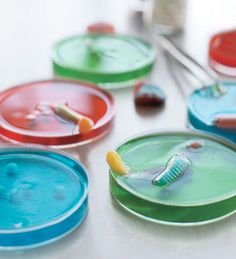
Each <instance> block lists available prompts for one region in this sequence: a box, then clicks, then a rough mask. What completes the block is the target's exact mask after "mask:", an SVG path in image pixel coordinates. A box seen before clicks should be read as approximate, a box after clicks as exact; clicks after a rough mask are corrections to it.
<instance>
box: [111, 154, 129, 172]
mask: <svg viewBox="0 0 236 259" xmlns="http://www.w3.org/2000/svg"><path fill="white" fill-rule="evenodd" d="M106 161H107V163H108V165H109V167H110V168H111V170H112V171H114V172H116V173H117V174H119V175H125V174H127V173H128V169H127V167H126V166H125V165H124V163H123V161H122V159H121V157H120V155H119V154H118V153H117V152H115V151H109V152H108V153H107V155H106Z"/></svg>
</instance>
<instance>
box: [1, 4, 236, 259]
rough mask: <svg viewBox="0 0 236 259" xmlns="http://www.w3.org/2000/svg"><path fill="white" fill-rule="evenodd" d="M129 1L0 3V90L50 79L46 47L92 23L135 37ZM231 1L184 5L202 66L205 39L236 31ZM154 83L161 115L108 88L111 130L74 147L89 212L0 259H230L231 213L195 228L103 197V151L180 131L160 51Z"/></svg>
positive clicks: (234, 231) (175, 94) (190, 43)
mask: <svg viewBox="0 0 236 259" xmlns="http://www.w3.org/2000/svg"><path fill="white" fill-rule="evenodd" d="M132 4H133V2H132V1H128V0H86V1H84V0H40V1H33V0H24V1H22V0H21V1H20V0H8V1H6V0H0V35H1V37H0V38H1V39H0V89H1V90H2V89H5V88H7V87H9V86H13V85H16V84H18V83H22V82H27V81H32V80H38V79H44V78H50V77H52V69H51V60H50V50H51V46H52V44H53V43H54V42H55V41H56V40H58V39H60V38H63V37H65V36H69V35H73V34H77V33H80V32H82V31H84V29H85V27H86V25H87V24H89V23H91V22H95V21H97V20H102V21H107V22H111V23H112V24H114V25H115V27H116V29H117V31H118V32H121V33H132V34H138V33H139V32H140V28H139V24H140V23H139V22H140V21H139V20H138V16H137V15H136V16H135V14H134V13H133V12H132V6H133V5H132ZM235 10H236V1H235V0H224V1H223V0H207V1H206V0H188V15H187V22H186V29H185V34H184V37H183V41H182V45H183V46H184V47H185V49H186V50H188V51H189V52H190V53H191V54H192V55H193V56H194V57H196V58H198V60H199V61H201V62H202V63H206V62H207V47H208V40H209V37H210V36H211V35H212V34H213V33H214V32H217V31H220V30H223V29H230V28H233V27H235V26H236V15H235ZM153 79H154V80H155V82H156V83H158V84H159V85H160V86H161V87H163V89H164V90H165V91H166V93H167V96H168V99H167V103H166V107H165V108H164V109H163V110H162V111H161V112H160V113H155V112H154V111H153V110H150V111H146V112H145V111H143V112H140V111H139V112H138V111H136V109H135V105H134V102H133V94H132V89H125V90H117V91H113V92H112V93H113V94H114V97H115V101H116V107H117V113H116V119H115V126H114V128H113V130H112V131H111V133H110V134H109V135H107V136H106V137H104V138H103V139H101V140H99V141H97V142H95V143H92V144H89V145H85V146H82V147H78V148H76V149H71V150H68V151H69V152H71V153H73V154H77V155H78V156H79V158H80V159H81V161H82V162H83V163H84V164H85V166H86V167H87V169H88V171H89V176H90V194H89V214H88V216H87V218H86V220H85V222H84V223H83V224H82V225H81V226H80V227H79V228H78V229H77V230H75V231H74V232H73V233H72V234H70V235H68V236H67V237H65V238H63V239H61V240H60V241H58V242H56V243H54V244H51V245H48V246H45V247H41V248H37V249H32V250H27V251H21V252H14V253H13V252H8V253H6V252H1V253H0V258H24V259H28V258H43V259H46V258H55V259H56V258H57V259H62V258H66V259H69V258H83V259H93V258H96V259H105V258H108V259H110V258H112V259H126V258H135V259H139V258H140V259H141V258H142V259H143V258H148V259H152V258H153V259H154V258H155V259H157V258H165V259H168V258H181V259H185V258H186V259H189V258H191V259H194V258H210V257H212V258H215V259H216V258H225V259H226V258H235V251H236V248H235V242H236V216H235V215H234V216H231V217H229V218H228V219H225V220H223V221H220V222H217V223H214V224H210V225H206V226H199V227H184V228H181V227H169V226H164V225H160V224H154V223H150V222H146V221H144V220H142V219H139V218H137V217H135V216H133V215H130V214H129V213H128V212H126V211H124V210H123V209H122V208H120V207H119V206H118V205H117V204H116V202H114V201H113V200H112V198H111V196H110V193H109V185H108V168H107V165H106V163H105V154H106V152H107V151H108V150H110V149H113V148H114V147H115V146H116V145H117V144H119V143H120V142H121V141H123V140H124V139H126V138H128V137H131V136H132V135H134V134H137V133H140V132H142V131H146V130H149V129H157V130H160V129H166V128H184V127H185V125H186V105H185V100H184V98H183V97H182V96H181V95H180V93H179V91H178V90H177V88H176V84H175V82H174V81H173V79H172V78H171V76H170V74H169V70H168V68H167V63H166V59H165V57H164V56H163V54H162V53H161V51H160V50H158V59H157V65H156V70H155V72H154V74H153Z"/></svg>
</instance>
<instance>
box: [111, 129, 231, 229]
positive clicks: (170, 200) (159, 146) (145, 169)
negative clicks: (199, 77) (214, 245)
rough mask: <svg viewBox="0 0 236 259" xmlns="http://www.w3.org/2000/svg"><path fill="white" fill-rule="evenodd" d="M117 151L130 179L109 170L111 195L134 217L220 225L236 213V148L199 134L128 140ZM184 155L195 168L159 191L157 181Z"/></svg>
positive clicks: (151, 135) (152, 135)
mask: <svg viewBox="0 0 236 259" xmlns="http://www.w3.org/2000/svg"><path fill="white" fill-rule="evenodd" d="M116 151H117V152H118V153H119V155H120V156H121V158H122V160H123V161H124V163H125V164H126V165H127V166H128V168H129V174H128V175H125V176H124V175H123V176H122V175H118V174H116V173H115V172H113V171H111V170H110V174H109V176H110V191H111V194H112V196H113V197H114V198H115V200H116V201H117V202H118V203H119V204H120V205H121V206H122V207H123V208H125V209H126V210H128V211H129V212H131V213H132V214H135V215H137V216H139V217H141V218H143V219H146V220H148V221H152V222H157V223H162V224H168V225H179V226H188V225H201V224H206V223H210V222H215V221H217V220H220V219H223V218H225V217H227V216H229V215H231V214H233V213H234V212H235V209H236V207H235V201H236V187H235V184H234V183H235V181H236V172H235V170H234V168H235V157H236V147H235V146H234V145H231V144H230V143H228V142H226V141H224V140H222V139H220V138H216V137H214V136H211V135H207V134H204V133H200V132H190V131H189V132H187V131H183V132H181V131H172V132H158V133H157V132H151V133H146V134H143V135H140V136H137V137H134V138H132V139H129V140H127V141H126V142H124V143H122V144H121V145H120V146H118V148H117V149H116ZM179 153H181V154H184V156H186V157H188V159H189V160H190V161H191V166H190V167H189V168H187V170H186V171H185V172H184V174H183V175H181V177H179V178H178V179H177V180H176V181H174V182H172V183H170V184H169V185H167V186H165V187H159V186H157V185H154V184H153V179H154V178H155V177H156V175H159V174H160V173H161V172H163V170H164V168H165V167H166V164H167V163H168V161H170V158H171V157H172V156H173V155H175V154H179Z"/></svg>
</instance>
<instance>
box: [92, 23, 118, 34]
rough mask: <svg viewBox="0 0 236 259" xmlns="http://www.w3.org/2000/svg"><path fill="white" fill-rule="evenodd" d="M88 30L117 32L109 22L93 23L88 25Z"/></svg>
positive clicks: (93, 31)
mask: <svg viewBox="0 0 236 259" xmlns="http://www.w3.org/2000/svg"><path fill="white" fill-rule="evenodd" d="M87 32H90V33H115V28H114V26H113V25H111V24H109V23H104V22H100V23H93V24H90V25H89V26H88V27H87Z"/></svg>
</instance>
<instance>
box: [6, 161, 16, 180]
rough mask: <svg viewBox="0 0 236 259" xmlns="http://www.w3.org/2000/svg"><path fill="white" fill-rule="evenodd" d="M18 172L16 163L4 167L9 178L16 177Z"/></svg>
mask: <svg viewBox="0 0 236 259" xmlns="http://www.w3.org/2000/svg"><path fill="white" fill-rule="evenodd" d="M17 171H18V165H17V164H16V163H9V164H7V165H6V172H7V175H8V176H9V177H14V176H16V174H17Z"/></svg>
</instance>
